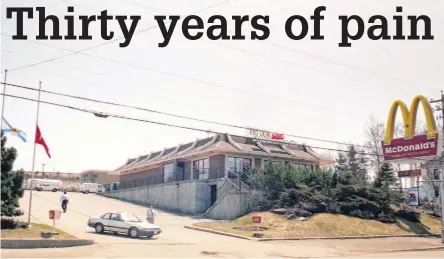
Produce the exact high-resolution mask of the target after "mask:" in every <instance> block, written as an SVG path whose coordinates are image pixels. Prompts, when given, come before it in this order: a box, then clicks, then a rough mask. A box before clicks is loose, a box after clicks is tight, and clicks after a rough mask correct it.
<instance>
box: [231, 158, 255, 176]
mask: <svg viewBox="0 0 444 259" xmlns="http://www.w3.org/2000/svg"><path fill="white" fill-rule="evenodd" d="M250 168H251V159H249V158H241V157H231V156H229V157H228V170H230V171H231V172H234V173H242V172H245V171H247V170H249V169H250Z"/></svg>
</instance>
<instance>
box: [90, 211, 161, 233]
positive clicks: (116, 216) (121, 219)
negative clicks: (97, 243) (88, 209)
mask: <svg viewBox="0 0 444 259" xmlns="http://www.w3.org/2000/svg"><path fill="white" fill-rule="evenodd" d="M88 226H89V227H91V228H94V229H95V230H96V232H97V233H103V232H105V231H107V232H112V233H114V234H117V233H123V234H127V235H128V236H129V237H131V238H138V237H141V236H146V237H148V238H152V237H153V236H155V235H159V234H160V233H161V232H162V230H161V229H160V227H159V226H157V225H154V224H150V223H148V222H143V221H142V220H140V219H139V218H138V217H136V216H135V215H134V214H132V213H123V212H111V213H106V214H104V215H102V216H100V217H93V218H90V219H89V220H88Z"/></svg>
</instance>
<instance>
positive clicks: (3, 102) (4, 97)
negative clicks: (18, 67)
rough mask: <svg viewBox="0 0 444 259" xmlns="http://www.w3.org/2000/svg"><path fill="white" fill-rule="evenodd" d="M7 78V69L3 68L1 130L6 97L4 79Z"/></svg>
mask: <svg viewBox="0 0 444 259" xmlns="http://www.w3.org/2000/svg"><path fill="white" fill-rule="evenodd" d="M7 78H8V70H7V69H5V81H3V101H2V119H1V124H0V125H1V130H2V131H3V113H4V111H5V99H6V79H7Z"/></svg>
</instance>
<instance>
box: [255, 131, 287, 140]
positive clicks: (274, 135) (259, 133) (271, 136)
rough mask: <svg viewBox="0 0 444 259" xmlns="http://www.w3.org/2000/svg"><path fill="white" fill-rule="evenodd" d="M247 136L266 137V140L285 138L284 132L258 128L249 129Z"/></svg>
mask: <svg viewBox="0 0 444 259" xmlns="http://www.w3.org/2000/svg"><path fill="white" fill-rule="evenodd" d="M247 136H249V137H251V138H255V139H265V140H274V141H283V140H285V136H284V134H280V133H273V132H269V131H264V130H257V129H247Z"/></svg>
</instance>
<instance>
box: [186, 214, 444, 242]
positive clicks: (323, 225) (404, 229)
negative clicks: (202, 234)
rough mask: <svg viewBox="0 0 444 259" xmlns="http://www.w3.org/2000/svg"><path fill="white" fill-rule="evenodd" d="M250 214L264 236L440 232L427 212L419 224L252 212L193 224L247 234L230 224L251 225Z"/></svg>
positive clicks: (249, 235) (332, 235)
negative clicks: (258, 220) (259, 219)
mask: <svg viewBox="0 0 444 259" xmlns="http://www.w3.org/2000/svg"><path fill="white" fill-rule="evenodd" d="M253 215H260V216H262V223H261V224H260V226H262V227H266V228H268V230H265V231H260V233H263V234H264V237H265V238H285V237H335V236H369V235H398V234H429V233H430V234H439V233H440V231H441V230H440V228H441V223H440V221H439V219H438V218H433V217H432V216H429V215H427V214H422V215H421V223H413V222H409V221H407V220H404V219H398V220H397V223H396V224H384V223H381V222H379V221H376V220H363V219H359V218H355V217H348V216H344V215H333V214H327V213H321V214H317V215H315V216H313V217H311V218H309V219H307V220H305V221H297V220H287V219H286V218H285V217H283V216H280V215H276V214H273V213H269V212H265V213H252V214H249V215H246V216H243V217H241V218H238V219H236V220H233V221H208V222H199V223H195V224H194V226H196V227H201V228H207V229H214V230H218V231H223V232H229V233H233V234H238V235H244V236H248V237H251V236H252V235H253V233H252V231H249V230H235V229H233V227H240V226H252V225H253V223H252V216H253Z"/></svg>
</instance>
